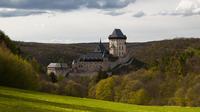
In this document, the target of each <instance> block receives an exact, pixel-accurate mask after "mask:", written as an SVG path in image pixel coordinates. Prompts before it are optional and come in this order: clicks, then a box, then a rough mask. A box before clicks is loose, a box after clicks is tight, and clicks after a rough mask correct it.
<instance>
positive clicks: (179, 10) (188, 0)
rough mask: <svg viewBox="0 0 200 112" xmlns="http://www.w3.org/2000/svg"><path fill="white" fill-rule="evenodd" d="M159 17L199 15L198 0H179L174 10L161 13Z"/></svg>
mask: <svg viewBox="0 0 200 112" xmlns="http://www.w3.org/2000/svg"><path fill="white" fill-rule="evenodd" d="M159 15H171V16H193V15H200V0H181V1H180V2H179V4H178V6H177V7H176V9H175V10H171V11H161V12H159Z"/></svg>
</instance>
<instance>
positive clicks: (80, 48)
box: [16, 38, 200, 66]
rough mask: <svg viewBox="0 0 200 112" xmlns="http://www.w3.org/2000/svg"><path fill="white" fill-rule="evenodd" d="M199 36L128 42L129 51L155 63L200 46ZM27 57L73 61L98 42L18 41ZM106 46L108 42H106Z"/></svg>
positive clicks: (91, 49) (143, 59)
mask: <svg viewBox="0 0 200 112" xmlns="http://www.w3.org/2000/svg"><path fill="white" fill-rule="evenodd" d="M199 43H200V39H198V38H196V39H195V38H190V39H185V38H179V39H173V40H162V41H152V42H144V43H128V44H127V47H128V51H129V52H130V54H131V55H132V56H134V57H135V58H136V59H138V60H140V61H142V62H144V63H148V64H150V65H151V64H154V63H155V61H156V60H159V59H160V58H162V57H164V56H165V55H169V54H172V53H174V52H181V51H184V50H185V49H187V48H188V47H193V48H200V44H199ZM16 44H18V46H19V47H20V49H21V52H22V55H23V56H25V57H34V58H36V59H37V60H38V62H39V63H40V64H41V65H44V66H46V65H48V64H49V63H50V62H67V63H71V62H72V60H73V59H76V58H77V57H78V56H80V55H81V54H84V53H87V52H89V51H93V50H94V49H95V47H96V46H97V43H80V44H44V43H28V42H16ZM105 45H106V46H108V45H107V43H105Z"/></svg>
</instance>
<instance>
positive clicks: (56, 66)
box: [47, 63, 70, 77]
mask: <svg viewBox="0 0 200 112" xmlns="http://www.w3.org/2000/svg"><path fill="white" fill-rule="evenodd" d="M69 71H70V69H69V66H68V65H67V64H66V63H50V64H49V65H48V66H47V74H49V75H50V74H52V75H55V76H58V75H62V76H64V77H65V76H67V75H68V73H69Z"/></svg>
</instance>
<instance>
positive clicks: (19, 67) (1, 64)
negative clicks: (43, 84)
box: [0, 31, 39, 90]
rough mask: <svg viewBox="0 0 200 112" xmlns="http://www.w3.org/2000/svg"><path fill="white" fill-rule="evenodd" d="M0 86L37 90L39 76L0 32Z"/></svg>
mask: <svg viewBox="0 0 200 112" xmlns="http://www.w3.org/2000/svg"><path fill="white" fill-rule="evenodd" d="M0 85H1V86H10V87H16V88H22V89H34V90H35V89H38V88H39V76H38V73H37V72H36V71H35V69H34V67H33V66H32V64H31V63H29V62H28V61H27V60H25V59H23V58H21V56H20V49H19V48H18V47H17V46H16V45H15V44H14V43H13V42H12V41H11V40H10V39H9V37H8V36H7V35H5V34H4V33H3V32H2V31H0Z"/></svg>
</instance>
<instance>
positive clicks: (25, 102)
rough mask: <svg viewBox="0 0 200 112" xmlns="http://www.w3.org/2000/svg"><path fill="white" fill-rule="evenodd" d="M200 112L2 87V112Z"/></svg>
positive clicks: (0, 104) (198, 110) (181, 108)
mask: <svg viewBox="0 0 200 112" xmlns="http://www.w3.org/2000/svg"><path fill="white" fill-rule="evenodd" d="M13 111H14V112H27V111H28V112H47V111H48V112H71V111H73V112H83V111H87V112H147V111H148V112H169V111H170V112H200V108H191V107H169V106H163V107H159V106H137V105H130V104H123V103H113V102H108V101H101V100H94V99H86V98H75V97H68V96H58V95H51V94H46V93H40V92H32V91H27V90H20V89H13V88H7V87H0V112H13Z"/></svg>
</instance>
